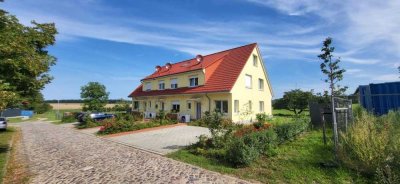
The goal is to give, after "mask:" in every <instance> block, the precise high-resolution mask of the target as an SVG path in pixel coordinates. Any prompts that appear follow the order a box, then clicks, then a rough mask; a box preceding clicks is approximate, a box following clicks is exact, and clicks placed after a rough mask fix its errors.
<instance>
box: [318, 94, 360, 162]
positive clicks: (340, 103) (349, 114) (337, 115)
mask: <svg viewBox="0 0 400 184" xmlns="http://www.w3.org/2000/svg"><path fill="white" fill-rule="evenodd" d="M332 106H333V111H332V113H333V114H332V121H333V140H334V143H335V144H334V150H335V157H336V159H337V155H338V146H339V143H340V141H341V140H340V137H339V134H340V133H341V132H346V131H347V129H348V128H349V126H350V125H351V124H352V123H353V119H354V117H353V109H352V101H351V100H349V99H344V98H338V97H334V98H333V102H332ZM324 134H325V133H324Z"/></svg>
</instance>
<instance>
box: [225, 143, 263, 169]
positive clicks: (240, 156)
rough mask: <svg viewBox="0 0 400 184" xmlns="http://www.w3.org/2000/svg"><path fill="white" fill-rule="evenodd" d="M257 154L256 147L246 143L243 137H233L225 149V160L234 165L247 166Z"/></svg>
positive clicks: (257, 156) (258, 154)
mask: <svg viewBox="0 0 400 184" xmlns="http://www.w3.org/2000/svg"><path fill="white" fill-rule="evenodd" d="M259 156H260V153H259V151H258V150H257V148H256V147H255V146H253V145H251V144H250V145H248V144H246V143H245V141H244V139H243V138H236V139H234V141H233V142H232V143H231V144H230V146H229V147H228V149H227V151H226V160H227V161H228V162H229V163H231V164H233V165H234V166H236V167H242V166H248V165H250V164H251V163H252V162H253V161H254V160H256V159H257V158H259Z"/></svg>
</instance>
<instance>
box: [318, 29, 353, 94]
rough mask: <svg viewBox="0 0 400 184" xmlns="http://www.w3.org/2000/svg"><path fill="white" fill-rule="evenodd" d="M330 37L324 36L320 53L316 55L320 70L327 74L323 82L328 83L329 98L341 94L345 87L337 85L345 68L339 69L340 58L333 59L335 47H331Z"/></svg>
mask: <svg viewBox="0 0 400 184" xmlns="http://www.w3.org/2000/svg"><path fill="white" fill-rule="evenodd" d="M331 44H332V38H329V37H328V38H326V39H325V41H324V42H323V46H322V48H321V51H322V53H321V54H320V55H318V57H319V58H320V59H321V60H322V63H321V65H320V68H321V71H322V73H323V74H325V75H326V76H327V78H326V79H325V82H326V83H328V84H329V89H330V95H331V99H332V98H333V97H334V96H338V95H341V94H343V93H344V92H345V91H346V89H347V87H346V86H345V87H341V86H340V85H337V83H338V82H339V81H341V80H342V79H343V73H344V72H346V70H345V69H341V68H340V66H339V63H340V58H336V59H334V56H333V54H332V53H333V52H334V51H335V47H331Z"/></svg>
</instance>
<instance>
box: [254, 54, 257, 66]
mask: <svg viewBox="0 0 400 184" xmlns="http://www.w3.org/2000/svg"><path fill="white" fill-rule="evenodd" d="M253 66H255V67H258V56H257V55H255V54H253Z"/></svg>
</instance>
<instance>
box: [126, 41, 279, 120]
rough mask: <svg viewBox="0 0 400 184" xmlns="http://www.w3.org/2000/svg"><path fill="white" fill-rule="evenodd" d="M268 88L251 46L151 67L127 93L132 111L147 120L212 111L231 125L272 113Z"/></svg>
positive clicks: (256, 51)
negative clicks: (231, 123) (170, 113)
mask: <svg viewBox="0 0 400 184" xmlns="http://www.w3.org/2000/svg"><path fill="white" fill-rule="evenodd" d="M272 95H273V92H272V88H271V84H270V81H269V78H268V73H267V70H266V67H265V66H264V61H263V60H262V57H261V53H260V49H259V48H258V45H257V44H256V43H253V44H249V45H245V46H241V47H237V48H233V49H229V50H225V51H221V52H217V53H213V54H209V55H205V56H202V55H197V56H196V57H195V58H192V59H189V60H185V61H181V62H178V63H174V64H171V63H167V64H165V65H164V66H156V67H155V72H154V73H152V74H151V75H149V76H147V77H145V78H144V79H142V80H141V84H140V85H139V86H138V87H137V88H136V89H135V90H134V91H133V92H132V93H131V94H130V95H129V97H131V98H132V103H133V107H132V108H133V111H139V112H143V113H144V114H145V117H146V118H152V117H155V116H156V115H157V113H158V112H160V110H164V111H165V112H172V113H177V114H178V118H179V119H180V120H186V121H188V120H190V119H199V118H201V117H202V116H203V115H204V113H205V112H206V111H209V112H211V111H214V110H217V111H219V112H221V113H222V114H223V115H224V116H225V117H226V118H230V119H232V120H233V121H234V122H249V121H252V120H254V119H255V117H256V116H255V115H256V114H257V113H263V112H264V113H266V114H268V115H272V106H271V100H272Z"/></svg>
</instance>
